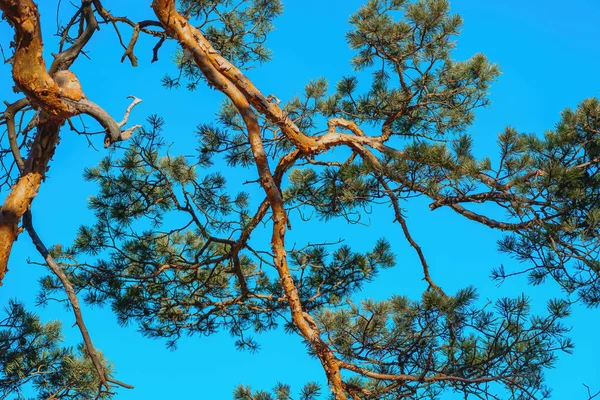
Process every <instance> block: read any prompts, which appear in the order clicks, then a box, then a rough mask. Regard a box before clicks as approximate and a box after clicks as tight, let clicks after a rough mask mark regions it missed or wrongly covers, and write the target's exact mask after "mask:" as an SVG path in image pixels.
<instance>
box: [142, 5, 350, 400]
mask: <svg viewBox="0 0 600 400" xmlns="http://www.w3.org/2000/svg"><path fill="white" fill-rule="evenodd" d="M152 7H153V9H154V12H155V14H156V15H157V17H158V19H159V20H160V21H161V23H162V24H163V25H164V27H165V29H166V31H167V33H168V34H169V36H171V37H173V38H175V39H177V41H178V42H179V43H180V44H181V46H182V47H183V48H184V49H187V50H189V51H190V52H191V53H192V55H193V56H194V59H195V61H196V64H197V65H198V67H199V68H200V69H201V70H202V72H203V74H204V76H205V77H206V79H207V80H208V81H209V82H210V83H211V84H212V85H213V86H214V87H215V88H217V89H218V90H220V91H221V92H223V93H224V94H226V95H227V96H228V97H229V98H230V99H231V101H232V102H233V103H234V104H235V106H236V107H237V109H238V111H239V112H240V114H241V116H242V118H243V119H244V122H245V124H246V127H247V129H248V138H249V141H250V146H251V148H252V153H253V155H254V158H255V161H256V166H257V169H258V174H259V176H260V180H261V184H262V186H263V189H264V190H265V193H266V195H267V198H268V200H269V203H270V205H271V209H272V211H273V235H272V238H271V246H272V249H273V254H274V261H275V267H276V268H277V272H278V274H279V280H280V282H281V285H282V287H283V290H284V292H285V295H286V298H287V301H288V304H289V306H290V311H291V314H292V321H293V322H294V325H295V326H296V327H297V328H298V330H299V331H300V333H301V334H302V336H303V337H304V338H305V339H306V340H307V341H308V342H309V343H311V345H312V347H313V349H314V350H315V353H316V354H317V356H318V357H319V359H320V361H321V364H322V365H323V368H324V370H325V373H326V375H327V379H328V380H329V383H330V385H331V389H332V391H333V393H334V395H335V397H336V399H338V400H345V399H346V394H345V392H344V383H343V381H342V378H341V375H340V366H339V360H337V358H336V357H335V354H334V353H333V351H332V350H331V349H330V348H329V347H328V346H327V344H326V343H325V342H324V341H323V339H322V338H321V337H320V335H319V332H318V331H317V329H316V326H315V324H314V321H312V318H310V317H309V316H308V315H307V314H305V313H304V311H303V309H302V302H301V300H300V296H299V295H298V290H297V288H296V286H295V284H294V280H293V278H292V275H291V273H290V270H289V267H288V264H287V257H286V251H285V242H284V240H285V232H286V222H287V216H286V212H285V209H284V206H283V200H282V198H281V192H280V190H279V188H278V185H277V183H276V182H275V179H274V178H273V175H272V174H271V171H270V170H269V164H268V160H267V155H266V153H265V151H264V147H263V143H262V138H261V133H260V126H259V124H258V120H257V117H256V114H255V113H254V111H253V110H252V108H251V106H250V104H251V102H252V105H254V106H255V107H256V108H257V109H258V110H259V111H260V112H263V109H264V108H263V107H267V106H268V107H270V106H269V105H268V104H271V103H269V102H267V103H268V104H266V105H265V104H264V103H262V102H260V104H255V101H256V100H257V97H256V96H254V95H253V94H252V93H249V90H250V89H251V88H254V86H253V85H252V84H251V83H250V82H249V81H247V80H246V81H245V82H243V83H244V84H243V85H241V86H243V87H244V88H245V90H244V89H242V88H240V85H239V83H240V82H241V81H240V79H241V78H240V77H239V76H235V74H234V76H233V78H232V77H230V76H229V75H226V73H225V72H223V67H222V65H225V61H224V59H223V58H222V57H221V56H220V55H218V53H217V52H216V50H214V48H212V46H210V44H208V41H207V40H206V39H205V38H204V36H202V34H201V33H200V31H198V30H197V29H196V28H195V27H193V26H191V25H190V24H189V23H188V22H187V21H186V20H185V18H183V16H181V14H179V13H178V12H177V10H176V8H175V2H174V1H173V0H155V1H153V3H152ZM227 64H228V65H227V66H226V68H225V69H226V70H227V71H229V72H231V71H233V69H234V68H235V67H233V66H232V65H231V64H229V63H227ZM217 66H220V67H221V68H219V67H217ZM235 70H237V69H235ZM238 72H239V71H238ZM240 74H241V73H240ZM242 77H243V76H242ZM232 79H237V81H236V82H235V83H237V84H234V82H232ZM244 79H245V78H244ZM254 89H255V88H254ZM258 93H260V92H258ZM253 100H254V101H253ZM271 106H274V107H277V106H275V105H271ZM274 107H270V108H271V110H273V109H274ZM277 109H279V107H277ZM279 112H281V110H280V109H279ZM280 115H283V114H280ZM267 117H273V114H270V115H267ZM275 117H277V115H275ZM279 122H280V123H281V125H280V126H281V127H282V129H283V130H284V134H286V135H287V134H289V135H290V136H288V137H289V138H290V139H291V140H293V141H294V143H295V144H296V145H297V146H298V148H299V150H306V151H313V150H314V147H313V146H317V145H318V144H317V142H316V141H315V139H314V138H311V137H308V136H306V135H304V134H302V133H301V132H300V131H297V132H294V131H293V129H292V128H291V126H290V125H289V123H288V122H286V121H285V116H284V117H283V119H282V120H280V121H279ZM296 129H297V128H296ZM290 130H291V132H290Z"/></svg>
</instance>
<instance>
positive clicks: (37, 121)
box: [0, 0, 600, 400]
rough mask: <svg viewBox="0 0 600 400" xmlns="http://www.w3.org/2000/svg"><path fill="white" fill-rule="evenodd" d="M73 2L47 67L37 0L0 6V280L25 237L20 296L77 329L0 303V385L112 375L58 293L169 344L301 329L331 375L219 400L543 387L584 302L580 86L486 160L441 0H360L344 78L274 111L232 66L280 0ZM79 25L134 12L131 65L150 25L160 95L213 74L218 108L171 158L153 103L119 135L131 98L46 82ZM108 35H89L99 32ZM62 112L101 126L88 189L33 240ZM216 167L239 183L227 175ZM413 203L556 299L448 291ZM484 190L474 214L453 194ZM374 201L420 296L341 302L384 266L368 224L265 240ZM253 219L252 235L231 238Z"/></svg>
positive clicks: (585, 146)
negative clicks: (28, 255) (59, 240)
mask: <svg viewBox="0 0 600 400" xmlns="http://www.w3.org/2000/svg"><path fill="white" fill-rule="evenodd" d="M63 7H66V6H65V5H63ZM71 7H73V8H72V11H73V17H72V19H71V20H70V21H67V22H66V25H63V26H61V27H60V29H59V32H58V35H59V38H60V45H59V48H53V49H49V50H47V52H48V51H50V52H52V53H53V55H54V58H53V60H52V62H50V66H49V68H47V67H46V65H45V64H44V63H43V62H40V60H42V58H41V56H42V37H41V31H40V29H39V21H40V16H39V14H38V13H37V11H36V10H37V8H36V4H35V3H34V1H32V0H22V1H17V0H0V9H1V10H2V11H3V13H4V20H3V21H2V23H3V24H10V26H11V27H12V28H13V29H14V32H15V39H14V41H13V42H12V46H13V47H12V48H11V49H10V54H7V56H10V57H11V60H10V62H11V63H12V68H13V80H14V85H15V87H16V88H17V90H18V91H19V92H22V96H23V99H22V100H19V101H17V102H16V103H12V104H10V103H7V106H6V110H5V111H4V112H3V114H0V121H1V122H2V129H3V130H2V132H1V135H2V136H1V141H0V152H1V154H2V170H1V171H0V189H1V190H2V200H3V201H4V204H3V206H2V214H1V216H0V279H1V278H2V277H3V276H4V274H5V273H8V274H10V272H9V271H8V269H7V268H6V267H7V263H8V265H9V266H11V267H12V265H13V263H17V262H20V260H15V259H14V258H11V259H10V263H9V261H8V256H9V254H10V252H11V249H12V246H13V242H14V241H15V239H16V237H17V236H18V235H19V234H21V231H23V234H21V236H25V233H27V234H28V235H29V236H30V238H31V240H33V243H34V244H35V246H36V248H37V249H38V251H39V253H40V255H41V259H40V257H39V256H37V257H36V256H34V255H32V259H33V260H37V261H32V262H40V263H43V264H44V265H48V266H49V267H50V270H49V274H48V276H47V277H46V278H44V279H43V280H42V281H41V284H40V289H39V296H38V299H39V302H40V303H42V304H43V303H47V302H51V301H60V302H65V303H67V304H70V307H71V309H72V310H73V312H74V313H75V317H76V320H77V325H78V326H79V328H80V330H81V333H82V335H83V336H82V338H83V342H84V344H82V345H81V346H80V348H78V349H72V348H68V347H61V346H62V345H61V338H60V324H59V323H56V322H51V323H42V322H41V321H40V319H39V318H38V317H37V316H36V315H34V314H32V313H31V312H29V311H26V310H25V309H24V307H23V305H22V304H20V303H19V302H18V300H17V301H15V302H11V303H10V304H9V305H8V306H7V308H6V310H5V312H6V314H5V316H3V317H2V318H4V319H2V320H1V321H0V397H1V396H4V397H2V398H5V397H6V396H11V395H16V396H17V398H25V397H24V395H21V391H22V390H25V388H27V390H33V391H34V392H35V398H40V399H46V398H53V399H58V398H60V399H71V398H72V399H81V398H103V399H104V398H112V397H114V396H115V395H117V394H118V393H119V391H120V390H125V389H123V387H125V388H127V387H129V385H128V384H126V383H123V382H120V381H118V380H117V377H115V376H113V375H115V374H113V372H112V371H113V366H112V365H111V363H110V362H109V361H108V360H106V359H105V358H104V357H103V356H102V354H101V353H100V351H99V350H97V349H96V348H95V347H94V345H93V343H92V342H91V339H90V337H89V334H88V332H87V329H86V327H85V324H84V322H83V319H84V317H85V316H84V315H82V313H81V311H80V306H79V301H81V302H85V303H87V304H94V305H107V306H109V307H110V308H111V310H112V311H113V312H114V314H115V316H116V318H117V319H118V321H119V323H121V324H123V325H127V324H132V325H134V326H136V327H138V328H139V331H140V332H141V334H142V335H145V336H148V337H152V338H159V339H161V340H163V341H165V342H166V344H167V346H168V347H171V348H175V347H176V346H177V343H178V340H179V339H180V338H182V337H183V336H187V335H197V336H201V335H210V334H213V333H216V332H219V331H223V330H225V331H228V332H230V333H231V334H232V335H233V336H235V338H236V345H237V346H238V347H239V348H240V349H248V350H252V351H254V350H258V348H259V343H260V334H261V333H263V332H265V331H268V330H275V329H280V328H283V329H282V330H285V331H286V332H288V333H292V334H296V335H300V336H301V337H302V338H303V340H304V341H305V343H306V348H307V351H308V352H309V354H311V355H312V356H314V357H316V358H318V360H319V361H320V363H321V365H322V366H323V376H324V377H325V379H324V381H326V382H327V383H328V386H327V387H325V386H323V385H319V384H317V383H307V385H306V386H305V387H304V388H290V387H289V386H288V385H286V384H285V383H281V384H280V385H278V386H277V388H275V389H274V391H273V392H272V393H269V392H262V391H258V392H257V391H254V390H253V389H252V388H250V387H247V386H240V387H238V388H237V389H235V391H234V393H233V397H234V398H235V399H240V400H241V399H265V400H266V399H290V398H302V399H306V400H308V399H317V398H328V396H329V397H330V398H334V399H346V398H351V399H400V398H407V399H408V398H420V399H437V398H443V396H444V394H448V393H451V392H454V393H459V394H461V395H462V396H463V397H464V398H467V397H468V398H471V397H472V398H497V399H529V398H536V399H540V398H545V397H547V396H549V394H550V391H549V389H548V387H547V384H546V382H545V381H544V371H545V370H546V369H548V368H551V367H553V366H554V363H555V361H556V359H557V357H559V356H560V355H561V353H563V352H567V353H568V352H570V351H571V349H572V347H573V344H572V343H571V340H570V339H569V337H568V332H569V328H568V326H566V325H565V324H564V322H563V320H564V318H565V317H567V316H569V314H570V307H571V305H572V303H577V302H578V303H582V304H584V305H586V306H590V307H597V306H598V304H599V303H600V281H599V279H598V273H599V271H600V262H599V261H598V260H599V259H600V254H599V252H600V240H599V236H598V235H599V233H600V174H599V168H598V165H599V163H600V102H599V101H598V99H596V98H592V99H585V100H582V101H581V103H580V104H579V106H578V107H577V108H576V109H574V110H572V109H566V110H565V111H564V112H563V113H562V116H561V119H560V123H559V124H557V126H556V127H554V128H553V129H551V130H548V131H547V132H546V133H545V134H544V135H543V136H541V135H534V134H529V133H522V132H519V131H518V130H516V129H515V128H510V127H508V128H506V130H505V131H503V132H501V133H500V134H499V135H498V146H497V149H498V150H497V151H498V152H499V156H498V157H497V160H499V161H498V162H496V161H494V162H492V161H491V159H489V158H478V157H476V156H475V155H474V150H473V148H474V143H475V141H476V138H475V137H474V136H473V134H472V133H471V132H470V131H469V129H468V128H469V127H470V126H471V124H472V122H473V120H474V113H475V111H476V110H477V109H478V108H481V107H484V106H487V105H488V104H489V93H488V90H489V88H490V85H491V84H492V82H493V81H494V80H495V79H496V78H497V77H498V76H499V73H500V72H499V67H498V66H497V65H495V64H493V63H492V62H490V61H488V59H487V58H486V57H485V55H483V54H476V55H474V56H473V57H471V58H470V59H467V60H455V59H453V50H454V48H455V46H456V45H457V37H458V35H459V33H460V28H461V24H462V19H461V17H460V16H459V15H456V14H453V13H452V11H451V9H450V4H449V2H448V1H446V0H415V1H408V0H369V1H367V2H366V4H364V5H363V6H362V7H361V8H360V9H359V10H358V11H357V12H356V13H355V14H354V15H352V16H351V17H350V20H349V21H350V23H351V26H352V29H351V30H350V31H349V32H348V33H347V36H346V38H347V41H348V44H349V46H350V48H351V49H352V50H353V51H354V57H353V58H352V60H351V63H352V66H353V67H354V71H355V73H354V74H352V75H349V76H333V77H326V78H327V79H328V80H329V81H331V82H336V83H335V84H328V80H326V79H325V78H322V79H316V80H313V81H311V82H309V83H308V84H307V85H306V87H305V90H304V92H303V93H301V94H299V95H298V96H296V97H294V98H292V99H291V100H290V101H286V102H281V101H280V100H279V99H278V98H277V97H275V96H277V95H278V94H277V93H275V94H274V95H265V94H263V93H262V92H261V91H260V88H258V87H256V86H255V85H254V83H253V82H252V81H251V80H249V79H248V78H247V76H246V75H245V74H246V72H247V71H249V70H251V69H253V68H260V67H261V65H262V64H263V63H265V62H267V61H269V59H270V58H271V52H270V50H269V49H268V48H266V47H265V41H266V38H267V36H268V34H269V33H270V32H271V31H272V30H273V29H274V28H275V26H276V24H277V16H279V15H280V14H281V13H282V11H283V4H282V2H281V1H279V0H239V1H236V2H232V1H229V0H207V1H204V0H185V1H184V0H182V1H178V2H176V4H175V2H174V1H172V0H154V1H153V2H152V8H153V11H154V13H155V17H156V19H155V20H145V21H135V20H132V19H130V18H129V17H128V16H120V15H119V16H117V13H118V9H117V7H116V6H115V9H114V13H115V15H113V14H112V12H113V10H107V9H105V8H104V7H103V5H102V4H101V1H99V0H83V1H81V3H78V2H74V3H73V6H71ZM42 19H43V18H42ZM98 25H101V26H102V28H103V29H104V27H105V26H106V27H111V26H114V28H115V29H117V30H118V29H119V27H121V26H127V27H133V32H134V35H133V37H131V41H129V42H127V40H128V39H127V38H126V37H120V40H121V44H122V45H123V48H124V49H123V51H124V54H123V60H126V61H128V62H130V63H131V64H132V65H133V66H138V64H139V66H138V68H140V69H143V68H144V65H142V63H141V62H138V59H137V57H136V55H135V46H136V44H137V41H138V40H140V41H141V40H153V41H154V43H156V46H155V48H154V53H153V55H154V61H158V62H160V63H169V62H171V63H172V62H175V64H176V66H177V70H178V74H176V75H173V74H171V75H165V77H164V79H163V80H162V85H163V86H165V87H168V88H170V89H171V92H170V93H173V96H175V95H176V93H177V91H181V90H186V89H187V90H195V89H197V88H198V87H199V86H201V85H202V86H206V85H208V86H209V87H211V88H213V89H214V92H213V94H214V98H215V102H221V106H220V110H219V112H218V114H217V115H216V116H215V118H214V119H213V120H212V121H198V123H199V124H198V126H197V130H196V132H194V135H195V136H194V137H195V141H196V147H195V149H190V150H189V151H188V152H187V153H186V154H174V152H172V151H171V144H172V142H173V141H177V135H171V134H169V126H168V123H165V121H164V120H163V118H162V117H161V115H160V110H156V114H154V115H152V116H150V117H149V118H147V120H146V121H145V123H144V124H143V125H141V126H132V127H130V128H127V129H125V127H126V126H130V125H131V124H128V117H129V113H130V112H131V115H132V116H131V119H132V120H133V115H135V109H134V106H135V105H136V104H137V102H138V100H137V99H135V98H134V99H133V103H132V104H131V106H130V107H129V108H128V110H127V112H126V116H125V119H124V120H123V121H122V122H118V121H117V120H114V119H113V117H111V116H110V115H109V114H108V113H107V112H106V111H104V109H102V106H103V105H102V104H95V103H93V99H88V98H87V97H86V95H85V94H84V93H83V91H82V88H81V86H80V85H79V82H78V80H77V77H75V75H74V74H72V73H71V74H70V75H65V74H63V75H61V74H60V72H61V71H67V70H68V68H70V66H71V65H72V64H73V63H74V62H77V60H76V59H77V57H78V56H80V55H84V54H85V49H86V45H87V43H88V42H89V41H90V40H94V32H95V29H96V27H97V26H98ZM111 29H112V28H111ZM115 40H116V41H115V42H114V43H110V44H109V45H111V46H119V42H118V40H119V39H115ZM165 41H175V42H176V43H177V44H178V50H177V52H176V54H174V55H172V54H162V51H163V50H162V48H161V46H162V44H163V43H164V42H165ZM47 42H49V40H44V43H47ZM5 51H7V50H6V49H5ZM169 59H170V60H169ZM32 60H35V61H36V62H33V61H32ZM48 61H51V60H48ZM315 62H317V60H315ZM71 75H72V76H71ZM82 84H83V86H84V87H85V82H82ZM160 84H161V83H160V82H156V85H160ZM219 92H220V93H219ZM221 93H222V94H221ZM170 101H171V100H168V99H166V100H165V102H166V103H168V102H170ZM165 106H167V107H168V106H169V104H166V105H165ZM80 116H81V117H83V118H84V119H90V120H91V119H94V120H96V121H97V122H99V123H100V126H101V127H102V135H103V136H104V145H105V146H106V147H107V149H106V150H100V151H104V152H105V157H104V158H103V159H102V161H101V162H100V163H99V164H98V165H95V166H90V167H89V168H87V169H86V170H85V171H83V176H84V179H85V180H86V181H89V182H91V183H93V184H94V185H95V188H96V192H95V193H94V194H93V196H92V197H91V198H90V200H89V208H90V209H91V210H92V212H93V217H94V219H93V221H91V222H90V221H85V223H84V224H83V225H82V226H81V227H80V229H79V231H78V232H77V237H76V239H75V241H74V242H73V243H71V244H56V245H54V244H53V245H52V246H49V245H50V244H51V243H48V247H47V246H46V245H45V244H44V243H43V240H42V238H40V237H39V236H38V234H37V233H36V231H35V228H34V226H35V221H36V218H38V217H39V215H40V214H42V213H43V212H44V211H43V210H40V211H38V210H37V209H36V208H35V206H33V207H32V201H33V199H34V197H35V196H36V194H37V190H38V189H39V188H40V186H43V181H44V179H45V172H46V170H47V167H48V165H49V164H50V165H51V162H52V161H51V159H52V157H53V154H54V148H55V147H56V145H57V143H58V140H59V136H60V135H61V134H63V131H67V130H68V129H69V127H71V128H72V129H76V128H75V127H74V126H73V122H72V119H74V118H73V117H80ZM90 117H91V118H90ZM192 117H193V116H192ZM508 123H510V121H507V124H508ZM80 133H82V134H85V135H88V136H89V138H90V139H89V140H90V141H92V142H94V143H96V142H98V140H97V137H94V134H93V132H91V131H83V132H80ZM178 134H179V135H183V134H191V133H181V132H179V133H178ZM494 160H496V158H494ZM233 175H235V177H236V179H237V180H241V181H245V184H246V185H245V186H244V185H243V186H240V185H235V184H231V183H230V177H231V176H233ZM55 178H56V177H55ZM245 187H248V188H249V189H248V190H247V191H244V189H245ZM257 193H259V195H257ZM415 198H421V199H426V200H427V202H428V203H429V208H430V209H431V210H435V209H437V208H440V207H444V208H449V209H451V210H453V211H454V212H456V213H457V214H459V215H461V216H462V217H464V218H466V219H469V220H472V221H474V223H478V224H482V225H484V226H487V227H489V228H490V229H498V230H501V231H502V232H503V233H504V238H503V239H502V240H501V242H500V243H499V250H500V251H501V252H505V253H508V254H510V255H511V256H512V257H515V258H516V259H517V260H519V261H520V262H522V263H521V264H520V265H521V266H522V270H521V271H518V272H507V271H505V270H504V269H503V268H501V267H500V268H497V269H496V270H494V271H492V278H493V279H497V280H500V281H502V280H505V279H509V280H510V279H511V277H510V276H511V275H515V274H521V273H523V274H527V275H528V277H529V281H530V283H531V284H532V285H539V284H543V283H544V282H546V281H549V280H553V281H555V282H557V283H558V284H559V285H560V288H562V292H560V291H557V292H556V293H555V296H556V299H555V300H552V301H550V302H549V303H548V305H547V309H546V312H545V313H544V314H543V315H535V314H534V313H532V312H531V306H530V300H529V299H528V298H527V297H526V296H524V295H521V293H520V292H516V293H514V297H513V298H502V299H496V300H495V301H494V302H493V304H486V303H485V302H483V301H480V300H479V299H478V293H477V290H476V288H473V287H470V286H467V287H465V288H464V289H462V290H460V291H458V292H457V293H446V292H445V291H444V290H443V289H442V287H444V282H438V281H436V280H435V277H434V276H431V275H430V273H429V266H428V263H427V259H426V255H425V254H424V253H423V251H422V250H421V248H420V247H419V245H418V244H417V243H416V242H415V240H414V239H413V237H412V236H411V234H410V231H409V226H408V225H407V221H406V219H405V217H406V212H405V205H406V204H408V203H409V202H411V201H414V199H415ZM481 203H483V204H485V205H487V206H488V207H485V208H481V207H474V205H479V204H481ZM33 204H34V205H35V203H33ZM374 207H375V208H376V209H377V210H380V211H378V212H385V213H388V214H389V216H390V220H393V221H394V228H393V229H394V230H393V232H394V235H403V236H405V237H406V239H407V240H408V242H409V243H410V245H411V246H412V247H413V248H414V250H415V251H416V253H417V255H418V257H419V260H420V263H421V265H420V266H418V265H413V266H411V268H421V269H422V274H423V279H424V280H425V281H426V282H427V284H428V289H427V290H426V291H425V292H424V293H423V294H422V297H421V298H420V299H412V298H409V297H407V296H404V295H403V293H397V295H395V296H393V297H391V298H389V299H387V300H384V301H375V300H370V299H367V298H364V297H362V296H361V290H362V289H363V288H364V286H365V284H367V283H368V282H370V281H371V280H373V279H374V278H375V277H376V275H377V274H378V272H379V271H380V270H381V269H384V268H394V267H396V263H397V257H398V255H397V253H396V252H395V250H394V248H393V247H392V246H391V245H390V243H389V242H388V240H386V238H385V237H381V238H379V239H377V237H378V236H384V235H379V234H378V235H377V237H375V238H374V239H372V240H371V239H369V240H371V244H370V246H371V249H370V250H369V251H366V252H361V251H359V250H357V249H354V248H352V246H350V245H348V244H346V243H343V242H331V243H330V242H327V243H314V241H312V240H311V238H310V237H306V240H305V241H304V243H302V244H301V245H299V244H298V243H296V244H294V245H292V244H290V243H287V242H286V240H285V239H286V233H287V232H288V230H290V229H294V228H295V227H297V226H300V225H302V224H303V223H305V222H306V221H308V220H311V219H318V220H320V221H322V222H323V224H322V226H323V227H324V229H327V226H328V225H327V224H326V222H328V221H330V220H341V221H345V222H346V223H348V224H352V223H357V222H360V221H361V218H364V217H365V215H367V214H368V213H370V212H372V210H373V208H374ZM482 210H483V211H482ZM32 212H33V213H34V214H35V215H32ZM259 230H262V231H265V230H266V231H268V232H269V236H270V240H269V239H267V240H264V241H262V242H260V243H258V242H257V241H256V240H251V236H252V235H253V233H255V235H259V234H258V233H256V232H257V231H259ZM337 234H338V233H336V235H337ZM342 235H343V232H342ZM342 239H343V237H342ZM22 240H29V239H28V238H25V237H24V238H22ZM34 284H35V282H23V285H24V286H33V285H34ZM0 290H1V289H0ZM484 295H485V294H484ZM208 362H209V361H208ZM279 362H286V361H285V360H283V361H281V360H280V361H279ZM117 367H118V366H117ZM550 386H551V385H550ZM134 390H135V389H134ZM233 390H234V388H232V391H233ZM296 394H299V397H298V396H296ZM199 395H200V397H201V393H200V394H199ZM117 397H118V396H117Z"/></svg>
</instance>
